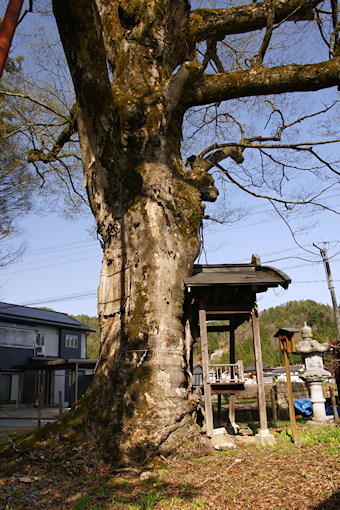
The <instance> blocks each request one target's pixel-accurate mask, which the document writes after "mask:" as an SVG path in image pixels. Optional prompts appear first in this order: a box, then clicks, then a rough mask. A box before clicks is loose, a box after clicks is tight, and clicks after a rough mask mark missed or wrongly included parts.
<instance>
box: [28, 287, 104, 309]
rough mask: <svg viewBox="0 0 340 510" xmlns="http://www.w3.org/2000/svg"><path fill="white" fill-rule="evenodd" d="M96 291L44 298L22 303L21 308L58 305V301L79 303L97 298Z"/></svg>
mask: <svg viewBox="0 0 340 510" xmlns="http://www.w3.org/2000/svg"><path fill="white" fill-rule="evenodd" d="M96 296H97V291H96V290H88V291H85V292H77V293H76V294H67V295H65V296H57V297H51V298H42V299H38V300H35V301H28V302H26V303H20V304H21V306H32V305H41V304H46V303H56V302H57V301H77V300H79V299H86V298H89V297H96Z"/></svg>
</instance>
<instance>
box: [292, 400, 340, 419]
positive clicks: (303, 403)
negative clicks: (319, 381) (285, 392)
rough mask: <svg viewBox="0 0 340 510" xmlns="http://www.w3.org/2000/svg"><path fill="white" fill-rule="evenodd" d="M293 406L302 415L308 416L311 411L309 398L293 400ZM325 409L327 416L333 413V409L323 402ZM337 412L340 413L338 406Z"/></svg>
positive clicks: (311, 406)
mask: <svg viewBox="0 0 340 510" xmlns="http://www.w3.org/2000/svg"><path fill="white" fill-rule="evenodd" d="M294 407H295V409H296V410H297V411H299V413H301V414H302V415H303V416H310V415H311V414H312V413H313V405H312V402H311V401H310V399H309V398H299V399H298V400H294ZM325 409H326V414H327V415H328V416H331V415H332V414H333V409H332V408H331V407H329V405H327V404H325ZM338 414H339V415H340V408H338Z"/></svg>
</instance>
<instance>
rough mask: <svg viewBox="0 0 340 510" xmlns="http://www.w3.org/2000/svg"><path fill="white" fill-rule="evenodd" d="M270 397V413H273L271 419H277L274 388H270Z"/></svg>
mask: <svg viewBox="0 0 340 510" xmlns="http://www.w3.org/2000/svg"><path fill="white" fill-rule="evenodd" d="M270 399H271V403H272V414H273V421H274V422H276V421H277V408H276V399H275V389H274V388H271V389H270Z"/></svg>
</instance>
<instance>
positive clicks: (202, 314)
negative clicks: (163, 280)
mask: <svg viewBox="0 0 340 510" xmlns="http://www.w3.org/2000/svg"><path fill="white" fill-rule="evenodd" d="M206 320H207V315H206V310H205V302H204V299H203V298H202V299H200V303H199V323H200V337H201V354H202V372H203V389H204V408H205V419H206V423H207V436H209V437H212V435H213V431H214V419H213V409H212V401H211V387H210V379H209V352H208V335H207V322H206Z"/></svg>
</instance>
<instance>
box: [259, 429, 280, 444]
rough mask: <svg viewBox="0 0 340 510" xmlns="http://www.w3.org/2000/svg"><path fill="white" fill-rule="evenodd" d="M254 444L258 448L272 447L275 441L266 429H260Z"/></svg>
mask: <svg viewBox="0 0 340 510" xmlns="http://www.w3.org/2000/svg"><path fill="white" fill-rule="evenodd" d="M255 442H256V444H257V445H259V446H268V445H269V446H274V445H275V444H276V439H275V437H274V436H273V435H272V434H271V433H270V432H269V430H268V429H260V430H259V431H258V433H257V434H256V435H255Z"/></svg>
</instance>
